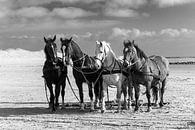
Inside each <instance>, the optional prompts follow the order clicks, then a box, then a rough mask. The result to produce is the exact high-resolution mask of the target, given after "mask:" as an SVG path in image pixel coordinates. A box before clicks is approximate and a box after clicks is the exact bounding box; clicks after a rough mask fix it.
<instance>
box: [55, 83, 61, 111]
mask: <svg viewBox="0 0 195 130" xmlns="http://www.w3.org/2000/svg"><path fill="white" fill-rule="evenodd" d="M59 95H60V84H56V85H55V107H59V102H58V98H59Z"/></svg>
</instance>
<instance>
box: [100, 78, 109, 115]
mask: <svg viewBox="0 0 195 130" xmlns="http://www.w3.org/2000/svg"><path fill="white" fill-rule="evenodd" d="M107 87H108V85H107V84H106V83H105V82H104V81H103V89H102V95H101V97H102V105H101V113H104V112H105V111H106V106H105V96H106V93H107Z"/></svg>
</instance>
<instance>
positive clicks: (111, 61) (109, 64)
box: [103, 50, 119, 69]
mask: <svg viewBox="0 0 195 130" xmlns="http://www.w3.org/2000/svg"><path fill="white" fill-rule="evenodd" d="M116 62H117V58H116V56H115V54H114V52H113V51H112V50H111V51H109V53H108V54H107V56H106V58H105V60H104V64H103V67H104V68H107V69H113V68H114V67H116V68H119V66H116V64H115V63H116Z"/></svg>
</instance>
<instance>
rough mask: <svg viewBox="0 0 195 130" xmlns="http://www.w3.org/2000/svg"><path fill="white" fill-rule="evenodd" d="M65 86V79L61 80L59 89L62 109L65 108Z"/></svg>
mask: <svg viewBox="0 0 195 130" xmlns="http://www.w3.org/2000/svg"><path fill="white" fill-rule="evenodd" d="M65 87H66V80H65V81H63V82H62V90H61V96H62V109H63V108H65V106H64V96H65Z"/></svg>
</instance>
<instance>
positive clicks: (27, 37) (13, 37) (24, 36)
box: [10, 35, 36, 39]
mask: <svg viewBox="0 0 195 130" xmlns="http://www.w3.org/2000/svg"><path fill="white" fill-rule="evenodd" d="M10 38H11V39H34V38H36V37H35V36H28V35H21V36H11V37H10Z"/></svg>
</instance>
